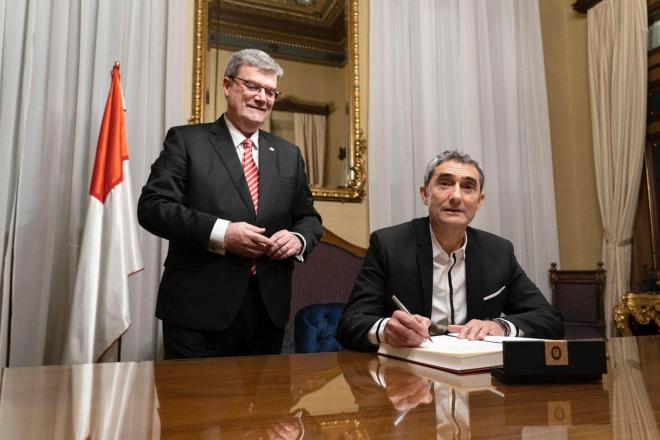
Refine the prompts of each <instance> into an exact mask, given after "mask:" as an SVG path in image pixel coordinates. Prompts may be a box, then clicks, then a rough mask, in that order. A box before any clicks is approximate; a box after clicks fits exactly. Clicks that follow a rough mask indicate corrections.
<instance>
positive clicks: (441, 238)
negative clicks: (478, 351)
mask: <svg viewBox="0 0 660 440" xmlns="http://www.w3.org/2000/svg"><path fill="white" fill-rule="evenodd" d="M483 185H484V174H483V171H482V170H481V168H480V167H479V164H478V163H477V162H476V161H474V160H473V159H472V158H471V157H470V156H468V155H466V154H462V153H459V152H457V151H445V152H444V153H442V154H438V155H437V156H436V157H434V158H433V159H432V160H431V161H430V162H429V164H428V166H427V168H426V173H425V175H424V184H423V185H422V186H421V187H420V195H421V197H422V200H423V202H424V204H425V205H426V206H427V207H428V211H429V216H428V217H424V218H418V219H414V220H412V221H410V222H406V223H403V224H400V225H396V226H392V227H389V228H384V229H381V230H379V231H376V232H374V233H373V234H371V238H370V244H369V250H368V251H367V255H366V257H365V260H364V264H363V267H362V270H361V272H360V274H359V275H358V278H357V280H356V282H355V287H354V288H353V292H352V293H351V297H350V299H349V302H348V304H347V306H346V308H345V309H344V313H343V315H342V318H341V320H340V322H339V329H338V332H337V336H338V339H339V341H340V342H341V343H342V345H343V346H344V347H346V348H348V349H352V350H364V351H373V350H376V349H377V348H378V344H379V343H380V342H383V341H385V342H387V343H388V344H390V345H393V346H396V347H415V346H418V345H419V344H421V343H422V342H423V341H424V340H425V339H426V338H428V336H429V331H430V333H431V334H439V333H444V332H445V331H450V332H459V333H460V336H461V337H463V338H468V339H483V338H484V337H485V336H486V335H500V336H501V335H507V336H508V335H511V336H527V337H538V338H561V337H562V336H563V333H564V327H563V323H562V319H561V316H560V315H559V313H558V312H556V311H555V310H553V308H552V307H551V306H550V304H548V302H547V301H546V299H545V298H544V297H543V294H541V292H540V291H539V289H538V288H537V287H536V286H535V285H534V283H532V281H530V280H529V278H527V275H525V272H524V271H523V270H522V268H521V267H520V266H519V265H518V262H517V261H516V257H515V255H514V252H513V246H512V245H511V243H510V242H509V241H507V240H505V239H503V238H500V237H498V236H496V235H493V234H490V233H488V232H484V231H480V230H477V229H474V228H471V227H469V226H468V224H469V223H470V222H471V221H472V219H473V218H474V216H475V214H476V213H477V211H478V210H479V208H480V207H481V205H482V204H483V202H484V197H485V195H484V192H483ZM393 295H396V296H397V297H398V299H399V300H400V301H401V303H403V305H404V306H405V307H407V309H408V311H409V312H410V314H407V313H405V312H403V311H401V310H400V309H399V307H397V305H396V304H395V303H394V302H393V300H392V296H393ZM502 314H504V316H502Z"/></svg>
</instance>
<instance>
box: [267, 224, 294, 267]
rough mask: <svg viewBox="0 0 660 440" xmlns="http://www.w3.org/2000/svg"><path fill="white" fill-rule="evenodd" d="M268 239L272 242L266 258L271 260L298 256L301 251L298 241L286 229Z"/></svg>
mask: <svg viewBox="0 0 660 440" xmlns="http://www.w3.org/2000/svg"><path fill="white" fill-rule="evenodd" d="M270 239H271V240H272V241H273V245H272V246H271V247H270V249H269V250H268V256H269V257H270V258H271V259H273V260H284V259H286V258H289V257H292V256H294V255H298V254H299V253H300V250H301V249H302V243H300V239H299V238H298V237H297V236H296V235H295V234H294V233H292V232H289V231H287V230H286V229H282V230H281V231H277V232H276V233H274V234H273V236H272V237H270Z"/></svg>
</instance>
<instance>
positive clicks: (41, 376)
mask: <svg viewBox="0 0 660 440" xmlns="http://www.w3.org/2000/svg"><path fill="white" fill-rule="evenodd" d="M608 356H609V360H608V372H607V374H606V375H604V376H603V380H602V381H597V382H591V383H582V384H558V385H505V384H502V383H499V382H498V381H496V380H495V379H492V380H491V378H490V376H489V375H488V374H481V375H468V376H456V375H452V374H449V373H445V372H442V371H439V370H434V369H429V368H426V367H419V366H415V365H413V364H409V363H406V362H400V361H395V360H391V359H387V358H380V357H378V356H376V355H374V354H366V353H354V352H343V353H320V354H297V355H282V356H255V357H243V358H224V359H208V360H183V361H163V362H139V363H131V362H125V363H114V364H95V365H77V366H49V367H25V368H6V369H3V370H1V373H2V376H1V377H0V380H1V383H0V437H1V438H3V439H5V438H7V439H22V438H30V439H31V438H34V439H45V438H48V439H60V438H61V439H76V438H79V439H85V438H93V439H105V438H112V439H143V438H145V439H153V438H182V439H184V438H203V439H224V438H264V439H267V438H273V439H276V438H280V439H287V438H291V439H294V438H298V439H299V438H330V439H368V438H402V439H411V438H419V439H435V438H442V439H444V438H530V439H536V438H552V439H555V438H589V439H592V438H598V439H619V438H623V439H625V438H631V439H658V438H660V427H659V421H660V337H658V336H647V337H637V338H635V337H627V338H613V339H611V340H610V341H608Z"/></svg>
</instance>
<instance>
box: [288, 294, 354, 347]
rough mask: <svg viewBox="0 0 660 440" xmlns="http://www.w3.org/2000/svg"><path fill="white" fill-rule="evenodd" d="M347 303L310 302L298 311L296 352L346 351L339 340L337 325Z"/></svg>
mask: <svg viewBox="0 0 660 440" xmlns="http://www.w3.org/2000/svg"><path fill="white" fill-rule="evenodd" d="M345 306H346V304H345V303H325V304H310V305H308V306H306V307H303V308H302V309H300V310H299V311H298V313H296V318H295V320H294V328H295V332H294V339H295V347H296V353H320V352H327V351H344V347H342V346H341V344H340V343H339V341H337V325H338V324H339V318H340V317H341V313H342V312H343V311H344V307H345Z"/></svg>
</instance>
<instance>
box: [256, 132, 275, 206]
mask: <svg viewBox="0 0 660 440" xmlns="http://www.w3.org/2000/svg"><path fill="white" fill-rule="evenodd" d="M276 154H277V148H276V147H275V143H274V142H273V138H272V136H270V134H269V133H268V132H265V131H263V130H260V131H259V214H261V213H262V212H263V211H264V209H265V208H266V207H267V206H268V205H267V202H268V200H269V198H270V191H271V189H272V188H273V187H274V186H275V185H273V182H272V181H273V178H274V176H275V171H276V170H275V157H276Z"/></svg>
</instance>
